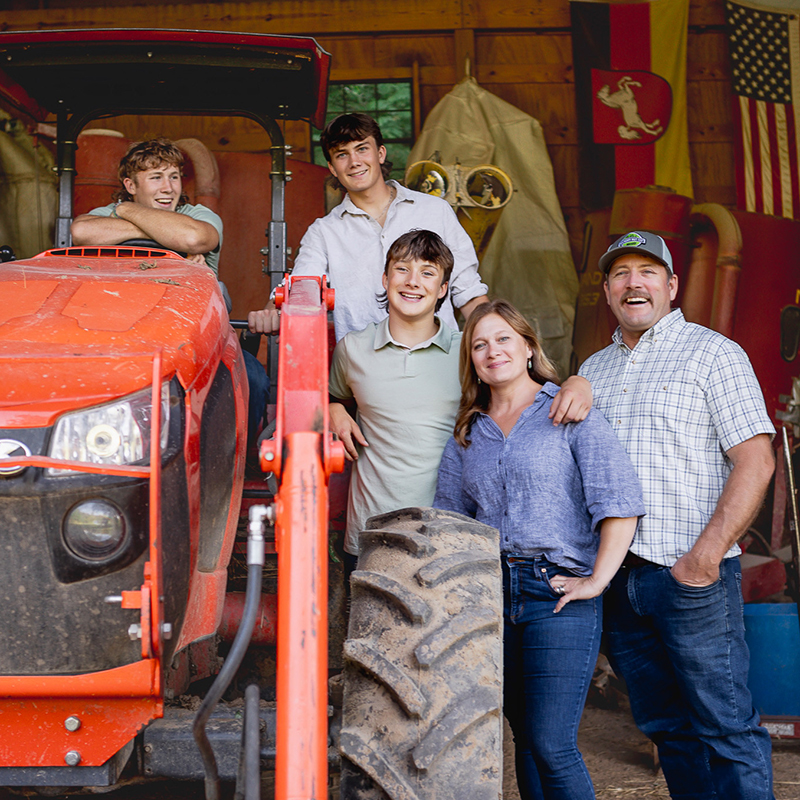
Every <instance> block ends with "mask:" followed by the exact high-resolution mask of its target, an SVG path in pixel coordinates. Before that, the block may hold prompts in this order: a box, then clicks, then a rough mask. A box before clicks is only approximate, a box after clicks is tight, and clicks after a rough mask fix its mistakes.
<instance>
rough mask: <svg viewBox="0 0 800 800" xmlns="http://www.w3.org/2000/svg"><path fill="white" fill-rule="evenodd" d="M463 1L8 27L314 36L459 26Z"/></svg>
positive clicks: (264, 8) (48, 18)
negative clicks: (174, 29) (238, 32)
mask: <svg viewBox="0 0 800 800" xmlns="http://www.w3.org/2000/svg"><path fill="white" fill-rule="evenodd" d="M462 2H463V0H392V2H390V3H385V2H375V1H374V0H254V2H240V3H231V2H221V3H210V2H206V3H183V4H172V3H159V4H158V5H123V4H121V3H114V4H111V3H109V4H107V5H104V6H91V7H85V8H81V7H70V8H63V7H59V8H39V9H36V10H28V9H17V10H14V9H10V10H4V12H3V22H2V28H3V29H4V30H37V29H40V28H115V27H116V28H118V27H131V28H189V29H192V28H195V29H201V30H208V29H213V30H223V31H248V32H250V33H284V34H298V35H308V36H312V35H315V34H323V33H324V34H330V33H370V34H371V33H376V32H378V31H403V30H418V31H430V30H455V29H456V28H460V27H461V26H462V12H461V6H462Z"/></svg>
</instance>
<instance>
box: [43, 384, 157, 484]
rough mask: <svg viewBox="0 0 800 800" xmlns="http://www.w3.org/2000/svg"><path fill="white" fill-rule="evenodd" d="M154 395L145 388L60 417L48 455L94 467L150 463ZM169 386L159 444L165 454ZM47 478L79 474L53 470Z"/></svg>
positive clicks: (71, 471)
mask: <svg viewBox="0 0 800 800" xmlns="http://www.w3.org/2000/svg"><path fill="white" fill-rule="evenodd" d="M151 399H152V395H151V390H150V389H143V390H142V391H140V392H136V393H135V394H131V395H128V396H127V397H124V398H122V399H121V400H115V401H114V402H113V403H107V404H105V405H102V406H95V407H94V408H86V409H82V410H81V411H73V412H71V413H69V414H64V415H63V416H61V417H59V419H58V421H57V422H56V424H55V428H54V429H53V436H52V439H51V440H50V450H49V453H48V455H50V456H51V457H52V458H63V459H67V460H70V461H86V462H88V463H91V464H113V465H116V466H121V465H123V464H136V463H138V462H142V463H148V462H149V459H150V420H151V418H152V402H151ZM169 408H170V403H169V384H168V383H164V384H162V386H161V431H160V445H161V452H162V453H163V452H164V450H165V449H166V447H167V438H168V434H169ZM47 474H48V475H77V474H78V473H76V472H75V471H74V470H66V469H57V468H50V469H48V470H47Z"/></svg>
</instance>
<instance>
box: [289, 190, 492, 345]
mask: <svg viewBox="0 0 800 800" xmlns="http://www.w3.org/2000/svg"><path fill="white" fill-rule="evenodd" d="M389 183H390V185H391V186H393V187H394V188H395V190H396V192H397V195H396V196H395V199H394V200H393V201H392V204H391V205H390V206H389V210H388V211H387V212H386V221H385V223H384V226H383V227H381V226H380V225H379V224H378V223H377V222H376V221H375V220H374V219H373V218H372V217H370V216H369V214H367V213H366V212H365V211H362V210H361V209H360V208H359V207H358V206H356V205H355V203H353V201H352V200H351V199H350V196H349V195H346V196H345V198H344V200H343V201H342V202H341V203H340V204H339V205H338V206H336V208H334V209H333V210H332V211H331V212H330V213H329V214H327V215H326V216H324V217H321V218H320V219H318V220H316V221H315V222H313V223H312V225H311V226H310V227H309V229H308V230H307V231H306V233H305V235H304V236H303V239H302V241H301V242H300V250H299V252H298V254H297V258H296V260H295V264H294V270H293V271H292V274H293V275H327V277H328V283H329V284H330V285H331V286H332V287H333V288H334V289H335V290H336V306H335V308H334V310H333V322H334V326H335V328H336V341H339V339H341V338H342V337H343V336H344V335H345V334H346V333H349V332H350V331H360V330H363V329H364V328H366V326H367V325H369V323H370V322H380V321H381V320H382V319H384V318H385V317H386V311H384V310H383V309H382V308H381V307H380V305H379V304H378V300H377V298H378V296H379V295H380V294H382V293H383V285H382V284H381V277H382V275H383V269H384V265H385V264H386V253H387V252H388V250H389V248H390V247H391V245H392V243H393V242H394V241H395V239H397V238H398V237H399V236H402V235H403V234H404V233H408V232H409V231H410V230H413V229H415V228H419V229H423V230H429V231H433V232H434V233H438V234H439V236H441V237H442V240H443V241H444V243H445V244H446V245H447V246H448V247H449V248H450V250H451V251H452V252H453V258H454V259H455V265H454V266H453V274H452V276H451V278H450V286H449V289H448V292H447V296H446V297H445V300H444V303H443V304H442V307H441V308H440V309H439V311H438V312H437V315H438V316H439V318H440V319H441V320H442V321H443V322H444V323H445V324H446V325H448V326H450V327H451V328H453V329H455V330H457V329H458V325H457V324H456V319H455V314H454V313H453V306H455V307H456V308H461V306H463V305H464V304H465V303H468V302H469V301H470V300H473V299H474V298H476V297H480V296H481V295H484V294H486V292H487V291H488V289H487V286H486V284H484V283H482V282H481V279H480V276H479V275H478V259H477V256H476V255H475V248H474V247H473V246H472V241H471V239H470V238H469V236H468V235H467V233H466V231H465V230H464V228H462V227H461V224H460V223H459V221H458V219H457V217H456V215H455V213H454V212H453V209H452V208H450V206H449V204H448V203H446V202H445V201H444V200H442V199H441V198H440V197H433V196H432V195H427V194H422V193H421V192H415V191H412V190H411V189H406V188H405V187H404V186H401V185H400V184H399V183H397V182H396V181H389Z"/></svg>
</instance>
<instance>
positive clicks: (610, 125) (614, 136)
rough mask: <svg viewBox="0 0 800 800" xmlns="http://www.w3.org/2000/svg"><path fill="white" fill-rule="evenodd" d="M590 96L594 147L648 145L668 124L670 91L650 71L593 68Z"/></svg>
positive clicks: (658, 136)
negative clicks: (591, 100)
mask: <svg viewBox="0 0 800 800" xmlns="http://www.w3.org/2000/svg"><path fill="white" fill-rule="evenodd" d="M612 86H615V87H616V89H615V91H612ZM592 95H593V103H592V117H593V119H592V122H593V130H594V141H595V142H597V143H598V144H652V143H653V142H654V141H656V140H657V139H659V138H660V137H661V136H662V135H663V133H664V131H665V130H666V129H667V126H668V125H669V119H670V116H671V114H672V89H671V87H670V85H669V83H668V82H667V81H666V80H664V78H662V77H660V76H659V75H654V74H653V73H652V72H641V71H626V72H621V71H612V70H599V69H593V70H592Z"/></svg>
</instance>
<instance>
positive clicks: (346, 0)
mask: <svg viewBox="0 0 800 800" xmlns="http://www.w3.org/2000/svg"><path fill="white" fill-rule="evenodd" d="M5 5H6V8H7V10H6V11H5V12H4V15H3V18H2V20H0V28H3V29H6V30H25V29H35V28H51V27H55V28H79V27H155V28H161V27H164V28H201V29H217V30H244V31H253V32H264V33H286V34H298V35H301V34H302V35H311V36H315V37H316V38H317V40H318V41H319V42H320V44H321V45H322V46H323V47H324V48H325V49H326V50H328V51H329V52H330V53H331V54H332V56H333V59H332V74H331V79H332V80H346V81H357V80H375V79H384V80H386V79H397V78H408V79H411V77H412V74H413V71H414V69H415V68H416V69H417V70H418V76H419V105H420V111H421V115H422V118H423V121H424V117H425V116H426V115H427V114H428V112H429V111H430V110H431V108H433V106H434V105H435V104H436V103H437V102H438V101H439V100H440V99H441V98H442V97H443V96H444V95H445V94H446V93H447V92H448V91H449V90H450V88H451V87H452V86H453V84H454V83H455V82H456V81H457V80H459V79H460V78H461V77H462V76H463V75H464V73H465V69H466V68H467V64H466V60H467V57H469V70H470V73H471V74H472V75H473V76H475V77H476V78H477V80H478V82H479V83H480V84H481V85H483V86H484V87H485V88H487V89H488V90H490V91H492V92H494V93H495V94H497V95H498V96H500V97H502V98H503V99H504V100H506V101H508V102H509V103H512V104H514V105H515V106H517V107H519V108H521V109H522V110H523V111H525V112H527V113H529V114H531V115H533V116H534V117H536V118H537V119H538V120H539V122H540V123H541V124H542V128H543V130H544V135H545V139H546V141H547V145H548V149H549V152H550V157H551V160H552V163H553V171H554V175H555V181H556V190H557V192H558V197H559V200H560V202H561V206H562V209H563V211H564V217H565V219H566V222H567V228H568V230H569V234H570V241H571V244H572V248H573V255H574V256H575V258H576V260H577V259H578V257H579V255H580V249H581V240H582V234H583V222H584V214H583V212H582V210H581V209H580V207H579V201H578V185H577V175H578V137H577V117H576V110H575V95H574V82H573V70H572V49H571V39H570V30H569V25H570V20H569V5H568V2H566V0H391V2H382V1H381V0H378V1H377V2H375V0H369V2H367V0H256V2H241V3H226V2H222V3H188V2H187V3H180V4H178V3H169V2H164V1H163V0H137V2H136V4H135V5H133V4H131V5H123V4H122V3H117V4H114V5H110V4H105V3H104V2H101V0H78V1H77V2H74V1H73V0H50V2H48V0H16V2H15V1H14V0H12V2H9V3H6V4H5ZM723 25H724V13H723V3H722V0H692V3H691V7H690V19H689V26H690V28H689V44H688V92H687V94H688V106H689V108H688V118H689V140H690V155H691V160H692V174H693V181H694V190H695V199H696V201H697V202H717V203H722V204H724V205H728V206H733V205H734V203H735V188H734V186H735V182H734V166H733V123H732V119H731V110H730V80H729V78H728V74H729V73H728V47H727V41H726V39H725V34H724V30H723ZM94 126H95V127H114V128H117V129H118V130H122V131H123V132H124V133H125V134H126V135H129V136H149V135H156V134H159V133H163V134H164V135H166V136H170V137H173V138H180V137H185V136H194V137H196V138H198V139H200V140H202V141H203V142H205V144H207V145H208V146H209V147H210V148H211V149H212V150H222V151H224V150H244V151H259V150H264V149H265V148H266V147H267V146H268V142H267V139H266V136H265V135H264V134H263V132H261V130H260V128H259V127H258V126H257V125H255V123H252V122H250V121H249V120H243V119H228V118H221V119H197V118H187V117H175V118H160V117H149V118H148V117H141V118H127V119H120V120H105V121H99V122H97V123H94ZM285 132H286V137H287V140H288V141H289V142H290V143H291V144H292V146H293V152H294V157H295V158H300V159H304V160H308V159H309V158H310V152H309V143H310V131H309V129H308V126H307V125H306V124H305V123H287V124H286V128H285ZM512 177H513V176H512Z"/></svg>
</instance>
